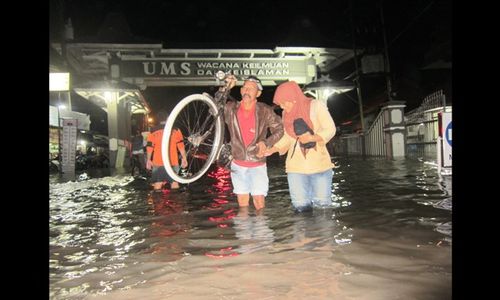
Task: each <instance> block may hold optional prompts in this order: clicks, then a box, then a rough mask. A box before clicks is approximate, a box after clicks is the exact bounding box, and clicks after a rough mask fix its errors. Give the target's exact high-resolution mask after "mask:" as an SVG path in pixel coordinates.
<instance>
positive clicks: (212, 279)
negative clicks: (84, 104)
mask: <svg viewBox="0 0 500 300" xmlns="http://www.w3.org/2000/svg"><path fill="white" fill-rule="evenodd" d="M334 162H335V164H336V165H337V166H336V168H335V169H334V179H333V184H332V189H333V196H332V202H333V207H332V208H330V209H325V210H315V211H313V212H308V213H303V214H296V213H294V211H293V208H292V206H291V204H290V197H289V194H288V184H287V180H286V174H285V173H284V161H282V160H281V159H275V160H272V161H270V162H269V163H268V172H269V177H270V193H269V195H268V197H267V198H266V208H265V210H264V212H263V213H262V214H259V215H256V214H255V211H254V209H253V207H251V208H250V209H249V210H248V211H245V210H241V209H238V206H237V202H236V197H235V196H234V195H233V194H232V193H231V182H230V176H229V173H228V172H227V171H224V170H223V169H214V170H212V171H211V172H210V173H209V174H207V176H205V177H204V178H202V179H200V180H199V181H197V182H195V183H193V184H190V185H189V186H187V189H186V190H185V191H172V192H165V193H161V194H160V193H158V194H156V193H154V194H152V193H151V192H150V190H149V186H148V184H147V182H146V181H145V180H144V179H141V178H135V179H134V178H132V177H131V176H127V175H114V176H107V177H101V178H93V177H92V175H88V174H87V175H84V176H81V175H80V176H77V178H79V179H78V180H77V181H76V182H75V181H73V182H66V183H61V182H58V179H57V178H55V177H51V180H50V261H49V266H50V269H49V272H50V274H49V277H50V298H51V299H384V300H385V299H426V300H428V299H439V300H442V299H451V273H452V268H451V243H452V236H451V232H452V230H451V228H452V226H451V213H452V209H451V208H452V194H451V178H450V177H446V178H442V177H441V176H438V174H437V169H436V167H435V165H433V164H432V163H428V162H425V161H422V160H385V159H374V158H368V159H367V160H362V159H360V158H344V157H343V158H340V157H334Z"/></svg>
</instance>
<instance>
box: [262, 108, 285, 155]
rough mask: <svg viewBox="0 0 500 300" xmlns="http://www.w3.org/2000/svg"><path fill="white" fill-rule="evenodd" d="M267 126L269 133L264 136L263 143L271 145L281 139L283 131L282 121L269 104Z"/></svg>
mask: <svg viewBox="0 0 500 300" xmlns="http://www.w3.org/2000/svg"><path fill="white" fill-rule="evenodd" d="M267 127H268V128H269V130H270V131H271V135H270V136H269V137H267V138H266V140H265V144H266V146H267V147H271V146H273V145H274V144H276V142H277V141H279V140H280V139H281V137H282V136H283V133H284V129H283V122H282V121H281V118H280V116H278V115H277V114H276V113H275V112H274V110H273V109H272V108H271V107H269V106H268V117H267Z"/></svg>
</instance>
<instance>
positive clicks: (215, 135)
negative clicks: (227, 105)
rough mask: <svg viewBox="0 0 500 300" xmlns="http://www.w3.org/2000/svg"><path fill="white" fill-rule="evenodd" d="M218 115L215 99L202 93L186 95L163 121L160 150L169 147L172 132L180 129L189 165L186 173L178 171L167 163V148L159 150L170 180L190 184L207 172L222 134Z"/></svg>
mask: <svg viewBox="0 0 500 300" xmlns="http://www.w3.org/2000/svg"><path fill="white" fill-rule="evenodd" d="M221 114H222V112H219V111H218V108H217V105H216V104H215V102H214V100H213V99H212V98H210V97H208V96H207V95H202V94H193V95H189V96H187V97H185V98H184V99H182V100H181V101H180V102H179V103H178V104H177V105H176V106H175V107H174V109H173V110H172V112H171V113H170V115H169V116H168V118H167V121H166V123H165V128H164V130H163V137H162V149H170V147H169V145H170V136H171V134H172V131H173V129H174V128H176V129H179V130H180V131H181V133H182V135H183V142H184V147H185V150H186V154H187V162H188V167H187V168H186V169H187V171H186V172H183V173H181V174H177V173H176V172H175V170H174V169H173V168H172V166H171V164H170V151H162V159H163V165H164V166H165V170H166V171H167V174H168V175H169V176H170V177H171V178H172V179H173V180H175V181H177V182H179V183H183V184H186V183H191V182H194V181H196V180H198V179H199V178H200V177H201V176H203V175H204V174H205V173H206V172H207V171H208V169H209V168H210V166H211V165H212V163H213V162H214V161H215V159H216V157H217V155H218V154H219V151H220V148H221V145H222V140H223V137H224V127H223V118H222V115H221ZM179 158H180V157H179ZM179 165H180V163H179Z"/></svg>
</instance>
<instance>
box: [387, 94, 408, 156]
mask: <svg viewBox="0 0 500 300" xmlns="http://www.w3.org/2000/svg"><path fill="white" fill-rule="evenodd" d="M404 103H405V102H404V101H389V102H386V103H385V105H384V106H383V107H382V111H383V116H384V142H385V149H386V157H387V158H391V159H392V158H402V157H405V148H406V147H405V145H406V130H405V121H404V108H405V107H406V105H405V104H404Z"/></svg>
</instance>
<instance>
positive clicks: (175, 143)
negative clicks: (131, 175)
mask: <svg viewBox="0 0 500 300" xmlns="http://www.w3.org/2000/svg"><path fill="white" fill-rule="evenodd" d="M167 117H168V114H167V113H166V112H165V111H159V112H158V113H157V115H156V119H157V122H159V124H158V125H156V126H155V127H153V129H152V130H151V133H150V134H149V135H148V139H147V144H146V152H147V160H146V168H147V169H148V170H151V169H153V172H152V175H151V182H152V183H153V189H154V190H155V191H160V190H161V189H162V187H163V185H164V184H165V183H166V182H167V181H168V182H170V188H171V189H178V188H179V183H178V182H176V181H174V180H173V179H172V178H170V176H168V174H167V171H166V170H165V167H164V166H163V158H162V155H161V151H163V150H164V149H162V148H161V142H162V139H163V129H164V128H165V122H166V121H167ZM169 148H170V149H169V151H170V164H171V165H172V167H173V169H174V170H175V171H177V172H178V171H179V170H180V168H179V156H178V152H180V153H181V157H182V159H181V166H182V167H183V168H185V167H187V159H186V157H187V156H186V150H185V149H184V143H183V136H182V133H181V132H180V130H179V129H174V130H172V135H171V138H170V145H169Z"/></svg>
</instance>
